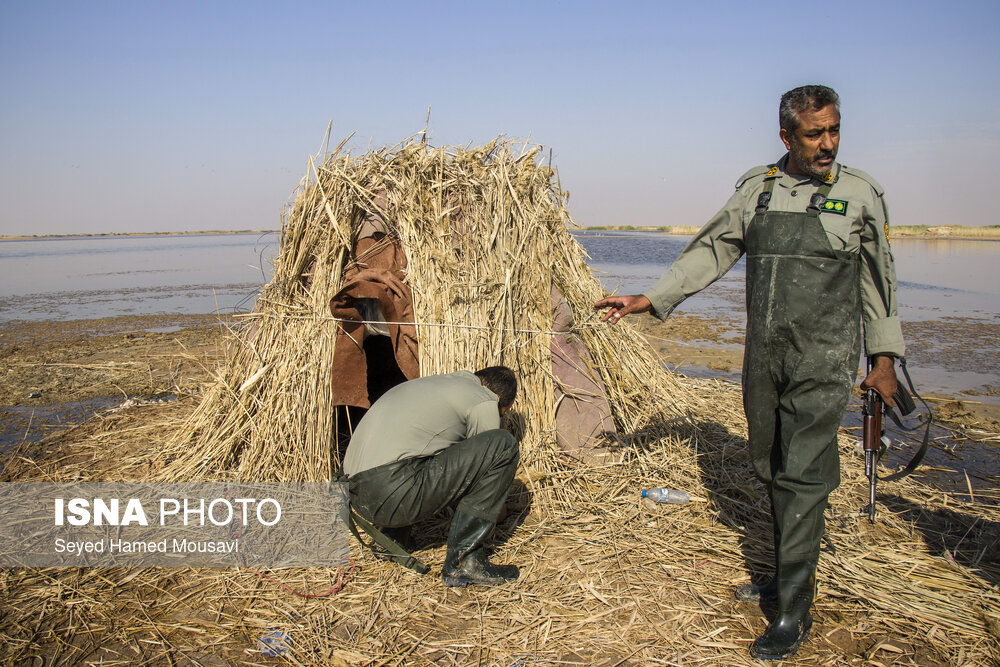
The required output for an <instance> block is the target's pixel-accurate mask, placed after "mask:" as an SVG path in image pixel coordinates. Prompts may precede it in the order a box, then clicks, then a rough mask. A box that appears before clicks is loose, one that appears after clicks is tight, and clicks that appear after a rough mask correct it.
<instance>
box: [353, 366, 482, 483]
mask: <svg viewBox="0 0 1000 667" xmlns="http://www.w3.org/2000/svg"><path fill="white" fill-rule="evenodd" d="M497 428H500V409H499V398H498V397H497V395H496V394H494V393H493V392H492V391H490V390H489V389H487V388H486V387H484V386H483V384H482V383H481V382H480V381H479V378H478V377H476V375H475V374H474V373H470V372H469V371H458V372H457V373H448V374H447V375H428V376H427V377H422V378H417V379H416V380H410V381H408V382H403V383H402V384H398V385H396V386H395V387H393V388H392V389H390V390H389V391H387V392H386V393H385V394H383V395H382V397H381V398H379V399H378V400H377V401H375V404H374V405H372V407H371V408H369V410H368V412H366V413H365V416H364V417H362V418H361V422H360V423H359V424H358V427H357V428H356V429H355V430H354V435H353V436H351V443H350V444H349V445H348V446H347V453H346V454H345V455H344V472H345V473H347V474H348V475H349V476H350V475H354V474H357V473H359V472H361V471H363V470H369V469H371V468H375V467H378V466H380V465H384V464H386V463H393V462H395V461H402V460H403V459H408V458H413V457H418V456H432V455H433V454H436V453H437V452H439V451H441V450H442V449H445V448H446V447H450V446H452V445H454V444H457V443H459V442H462V441H463V440H467V439H469V438H471V437H472V436H474V435H478V434H479V433H483V432H484V431H490V430H493V429H497Z"/></svg>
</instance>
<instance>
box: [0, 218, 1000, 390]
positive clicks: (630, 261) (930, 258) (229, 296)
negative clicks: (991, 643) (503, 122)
mask: <svg viewBox="0 0 1000 667" xmlns="http://www.w3.org/2000/svg"><path fill="white" fill-rule="evenodd" d="M574 235H575V236H576V238H577V239H578V240H579V241H580V243H581V244H582V245H583V246H584V247H585V248H586V250H587V252H588V254H589V255H590V261H589V263H590V266H591V268H592V269H593V270H594V272H595V274H596V275H597V276H598V278H599V279H600V280H601V282H602V284H603V285H604V287H605V288H607V289H608V291H616V292H618V293H625V294H627V293H632V292H637V291H641V290H643V289H644V288H646V287H648V286H649V285H651V284H652V283H653V282H655V280H656V279H657V278H658V277H659V276H660V274H662V273H663V271H664V269H665V268H666V267H667V266H668V265H669V264H670V263H671V262H672V261H673V260H674V259H675V258H676V257H677V255H678V254H679V253H680V251H681V250H682V249H683V248H684V246H685V245H686V244H687V242H688V240H689V238H688V237H681V236H670V235H665V234H648V233H642V232H603V231H587V230H583V231H577V232H574ZM277 244H278V234H277V233H273V232H272V233H243V234H198V235H162V236H96V237H75V238H52V239H30V240H5V241H0V323H2V322H5V321H11V320H38V319H56V320H76V319H95V318H103V317H111V316H117V315H143V314H197V313H225V314H230V313H234V312H247V311H249V310H250V309H251V308H252V307H253V303H254V298H255V296H256V293H257V290H258V289H259V288H260V287H261V286H262V285H264V284H266V283H267V282H268V280H270V277H271V272H272V267H271V261H272V260H273V258H274V255H275V253H276V249H277ZM892 247H893V252H894V255H895V258H896V266H897V274H898V277H899V286H900V289H899V303H900V316H901V318H902V319H903V321H904V323H905V325H904V326H905V327H906V334H907V341H908V357H909V358H910V359H911V368H914V369H916V368H919V369H920V371H919V373H920V374H921V377H920V380H919V381H920V382H921V384H922V386H923V387H924V389H925V390H927V391H931V392H937V393H944V394H949V395H956V394H961V393H963V392H965V393H969V395H971V396H975V397H977V400H984V401H986V402H1000V397H998V396H997V388H998V387H1000V359H998V356H1000V355H997V350H998V347H1000V335H998V333H1000V280H998V277H1000V268H998V265H997V259H998V258H1000V242H997V241H955V240H917V239H897V240H895V241H894V242H893V246H892ZM744 279H745V274H744V262H743V260H741V261H740V262H739V263H738V264H737V265H736V266H735V267H734V268H733V269H732V270H731V271H730V272H729V273H728V274H727V275H726V276H725V277H723V278H722V279H721V280H719V281H718V282H716V283H715V284H713V285H712V286H710V287H709V288H707V289H705V290H704V291H702V292H701V293H699V294H697V295H695V296H693V297H691V298H690V299H688V300H687V301H686V302H685V303H683V304H682V305H681V307H680V308H679V309H678V312H684V313H689V314H699V315H705V316H708V317H712V318H715V319H718V320H720V321H721V322H724V323H726V324H727V325H728V326H730V327H732V328H733V329H736V330H742V327H743V323H744V322H745V316H744V312H743V285H744Z"/></svg>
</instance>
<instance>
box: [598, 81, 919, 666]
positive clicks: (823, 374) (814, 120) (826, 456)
mask: <svg viewBox="0 0 1000 667" xmlns="http://www.w3.org/2000/svg"><path fill="white" fill-rule="evenodd" d="M778 116H779V124H780V130H779V136H780V137H781V141H782V142H783V143H784V144H785V148H786V149H788V153H787V154H785V155H784V156H783V157H782V158H781V159H780V160H778V161H777V162H776V163H775V164H772V165H768V166H762V167H755V168H754V169H751V170H750V171H748V172H747V173H746V174H744V175H743V176H742V177H741V178H740V180H739V181H737V183H736V193H735V194H734V195H733V196H732V197H731V198H730V199H729V202H727V204H726V206H725V207H724V208H723V209H722V210H721V211H719V213H718V214H716V216H715V217H714V218H712V219H711V220H710V221H709V222H708V223H707V224H706V225H705V226H704V227H702V228H701V231H700V232H699V233H698V234H697V235H696V236H695V237H694V238H693V239H692V240H691V242H690V243H689V244H688V246H687V248H685V250H684V252H683V253H681V255H680V256H679V257H678V258H677V260H676V261H675V262H674V263H673V265H672V266H671V267H670V269H669V270H668V271H667V273H666V274H665V275H664V276H663V277H662V278H660V280H659V281H658V282H657V283H656V284H655V285H654V286H653V287H652V289H650V290H648V291H647V292H646V293H645V294H642V295H632V296H613V297H608V298H606V299H602V300H601V301H598V302H597V303H596V304H594V308H595V309H601V308H609V310H608V312H607V313H606V314H605V316H604V318H603V320H604V321H609V320H610V321H611V323H612V324H614V323H615V322H617V321H618V320H619V319H621V317H622V316H623V315H627V314H630V313H644V312H652V313H653V314H654V315H656V316H657V317H659V318H660V319H665V318H666V317H667V316H668V315H669V314H670V313H671V311H673V310H674V308H676V307H677V305H678V304H679V303H680V302H681V301H683V300H684V299H685V298H687V297H689V296H691V295H692V294H694V293H695V292H698V291H699V290H701V289H703V288H705V287H706V286H708V285H709V284H711V283H712V282H713V281H715V280H717V279H718V278H720V277H721V276H722V275H723V274H725V273H726V272H727V271H728V270H729V269H730V268H732V266H733V265H734V264H735V263H736V261H737V260H738V259H739V258H740V256H742V255H743V254H744V253H745V254H746V255H747V286H746V299H747V330H746V349H745V352H744V358H743V406H744V410H745V412H746V416H747V424H748V427H749V447H750V454H751V458H752V460H753V466H754V471H755V473H756V474H757V476H758V477H759V478H760V480H761V481H762V482H764V484H765V485H766V487H767V490H768V493H769V494H770V498H771V516H772V520H773V525H774V551H775V575H774V578H773V580H772V581H771V582H770V583H768V584H767V585H765V586H752V585H749V584H748V585H743V586H740V587H739V588H738V589H737V590H736V597H737V598H738V599H740V600H747V601H752V602H758V601H769V602H770V601H775V600H776V601H777V603H778V615H777V617H775V619H774V621H773V622H772V623H771V624H770V625H769V626H768V628H767V629H766V630H765V631H764V633H763V634H762V635H761V636H760V637H758V638H757V639H756V640H755V641H754V642H753V645H752V646H751V647H750V653H751V655H752V656H753V657H755V658H763V659H771V660H777V659H782V658H785V657H787V656H790V655H792V654H793V653H795V651H796V650H798V647H799V645H800V644H801V642H802V641H803V640H805V639H806V637H808V635H809V628H810V627H811V626H812V619H811V617H810V616H809V608H810V606H811V605H812V601H813V596H814V592H815V585H816V565H817V562H818V560H819V550H820V539H821V538H822V536H823V530H824V527H825V524H824V518H823V511H824V510H825V509H826V506H827V500H828V497H829V495H830V492H831V491H832V490H833V489H835V488H836V487H837V485H838V484H839V483H840V459H839V455H838V452H837V429H838V428H839V426H840V423H841V420H842V419H843V415H844V409H845V408H846V406H847V401H848V399H849V398H850V395H851V388H852V387H853V385H854V381H855V377H856V373H857V368H858V357H859V355H860V351H861V336H860V327H859V321H862V320H863V321H864V344H865V349H866V351H867V354H868V355H869V356H870V357H873V358H874V367H873V368H872V370H871V371H870V372H869V374H868V376H867V377H866V378H865V380H864V382H862V384H861V386H862V387H863V388H866V389H867V388H874V389H875V390H876V391H878V393H879V394H880V395H881V396H882V398H883V399H884V400H885V402H886V403H887V404H888V405H890V406H893V405H894V402H893V399H892V395H893V394H894V393H895V391H896V373H895V369H894V359H895V357H898V356H902V354H903V336H902V331H901V329H900V324H899V318H898V316H897V314H896V275H895V269H894V267H893V259H892V254H891V253H890V251H889V238H888V230H889V218H888V213H887V210H886V205H885V201H884V199H883V198H882V194H883V191H882V187H881V186H880V185H879V184H878V183H877V182H875V180H874V179H872V178H871V177H870V176H869V175H867V174H866V173H864V172H862V171H859V170H857V169H852V168H850V167H846V166H844V165H841V164H838V163H837V162H836V157H837V147H838V145H839V143H840V98H839V97H838V96H837V94H836V93H835V92H834V91H833V90H831V89H830V88H827V87H826V86H802V87H800V88H796V89H794V90H791V91H789V92H787V93H785V94H784V95H782V96H781V103H780V106H779V112H778Z"/></svg>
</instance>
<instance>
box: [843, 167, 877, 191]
mask: <svg viewBox="0 0 1000 667" xmlns="http://www.w3.org/2000/svg"><path fill="white" fill-rule="evenodd" d="M841 170H842V171H843V172H844V173H845V174H850V175H851V176H854V177H855V178H860V179H861V180H862V181H864V182H865V183H867V184H868V185H870V186H872V188H873V189H874V190H875V194H877V195H878V196H879V197H881V196H882V195H884V194H885V188H883V187H882V185H881V184H880V183H879V182H878V181H876V180H875V179H874V178H872V177H871V176H869V175H868V174H867V173H865V172H863V171H861V170H860V169H855V168H854V167H848V166H847V165H841Z"/></svg>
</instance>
